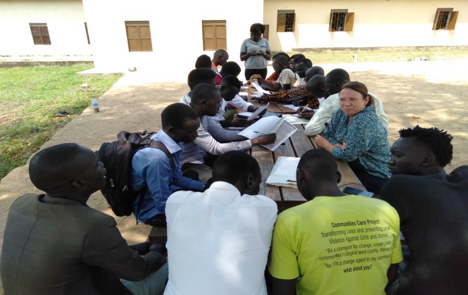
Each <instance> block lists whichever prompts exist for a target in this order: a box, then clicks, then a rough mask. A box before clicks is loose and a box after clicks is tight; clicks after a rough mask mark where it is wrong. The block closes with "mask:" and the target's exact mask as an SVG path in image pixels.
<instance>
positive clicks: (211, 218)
mask: <svg viewBox="0 0 468 295" xmlns="http://www.w3.org/2000/svg"><path fill="white" fill-rule="evenodd" d="M277 211H278V209H277V205H276V203H275V202H274V201H273V200H272V199H270V198H267V197H265V196H262V195H246V194H244V195H241V194H240V192H239V190H238V189H237V188H236V187H235V186H233V185H232V184H230V183H227V182H223V181H217V182H214V183H213V184H212V185H211V187H210V188H209V189H208V190H206V191H205V192H203V193H200V192H184V191H178V192H175V193H174V194H172V195H171V196H170V197H169V199H168V201H167V206H166V220H167V237H168V241H167V249H168V257H169V259H168V263H169V268H170V269H171V271H170V273H169V282H168V284H167V286H166V291H165V293H164V294H166V295H173V294H181V295H182V294H204V295H218V294H223V295H238V294H251V295H266V294H267V291H266V286H265V279H264V271H265V266H266V263H267V257H268V251H269V249H270V244H271V237H272V231H273V225H274V223H275V220H276V215H277Z"/></svg>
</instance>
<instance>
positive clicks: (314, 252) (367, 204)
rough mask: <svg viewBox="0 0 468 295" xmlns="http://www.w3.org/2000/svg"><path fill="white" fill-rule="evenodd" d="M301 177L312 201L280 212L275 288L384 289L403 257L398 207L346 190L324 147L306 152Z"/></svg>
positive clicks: (284, 292)
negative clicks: (340, 186)
mask: <svg viewBox="0 0 468 295" xmlns="http://www.w3.org/2000/svg"><path fill="white" fill-rule="evenodd" d="M296 181H297V187H298V189H299V191H300V192H301V194H302V195H303V196H304V198H306V199H307V200H308V202H307V203H305V204H302V205H299V206H296V207H293V208H290V209H287V210H286V211H284V212H282V213H281V214H280V215H279V216H278V220H277V222H276V225H275V231H274V234H273V243H272V256H271V264H270V267H269V271H270V274H271V275H272V276H273V279H272V283H273V294H274V295H280V294H281V295H294V294H296V292H297V294H298V295H305V294H307V295H315V294H320V295H326V294H366V295H367V294H382V295H384V294H385V291H384V289H385V287H386V285H387V284H391V283H392V282H393V280H394V279H395V277H396V274H397V269H398V265H397V263H398V262H400V261H401V260H402V259H403V257H402V253H401V246H400V236H399V232H400V220H399V217H398V213H397V212H396V210H395V209H393V208H392V207H391V206H390V205H389V204H387V203H386V202H384V201H381V200H378V199H371V198H366V197H362V196H355V195H347V196H346V195H344V194H343V193H342V192H341V191H340V189H339V188H338V185H337V183H338V182H339V181H340V174H339V172H338V171H337V164H336V160H335V158H334V157H333V156H332V155H331V154H330V153H328V152H327V151H325V150H322V149H316V150H310V151H308V152H307V153H305V154H304V155H303V156H302V157H301V160H300V162H299V165H298V167H297V172H296Z"/></svg>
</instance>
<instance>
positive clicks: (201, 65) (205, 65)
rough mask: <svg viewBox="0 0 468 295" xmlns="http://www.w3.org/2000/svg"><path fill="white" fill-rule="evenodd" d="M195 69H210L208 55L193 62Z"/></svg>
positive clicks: (201, 56)
mask: <svg viewBox="0 0 468 295" xmlns="http://www.w3.org/2000/svg"><path fill="white" fill-rule="evenodd" d="M195 69H211V59H210V57H209V56H208V55H206V54H202V55H200V56H199V57H198V58H197V60H196V61H195Z"/></svg>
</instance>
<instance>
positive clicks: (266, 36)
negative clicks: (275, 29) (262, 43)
mask: <svg viewBox="0 0 468 295" xmlns="http://www.w3.org/2000/svg"><path fill="white" fill-rule="evenodd" d="M264 26H265V32H264V33H263V38H265V39H267V40H270V38H269V37H270V25H264Z"/></svg>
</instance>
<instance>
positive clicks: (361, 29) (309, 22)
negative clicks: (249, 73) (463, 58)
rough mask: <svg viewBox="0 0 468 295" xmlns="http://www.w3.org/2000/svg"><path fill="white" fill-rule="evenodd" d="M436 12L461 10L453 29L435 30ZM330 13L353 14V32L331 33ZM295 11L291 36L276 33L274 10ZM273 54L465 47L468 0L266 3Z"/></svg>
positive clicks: (467, 42) (273, 0)
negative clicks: (335, 49) (317, 49)
mask: <svg viewBox="0 0 468 295" xmlns="http://www.w3.org/2000/svg"><path fill="white" fill-rule="evenodd" d="M437 8H453V10H454V11H459V14H458V20H457V23H456V27H455V30H448V31H447V30H438V31H433V30H432V25H433V22H434V17H435V14H436V10H437ZM331 9H348V12H354V13H355V15H354V29H353V31H352V32H329V31H328V27H329V21H330V11H331ZM278 10H295V13H296V22H295V23H296V25H295V32H292V33H277V32H276V25H277V11H278ZM264 24H268V25H270V36H269V41H270V44H271V47H272V50H273V51H291V50H292V48H310V47H386V46H450V45H468V37H467V36H468V1H467V0H444V1H440V0H439V1H435V0H386V1H385V0H353V1H349V0H348V1H345V0H335V1H329V0H290V1H284V0H265V3H264Z"/></svg>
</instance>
